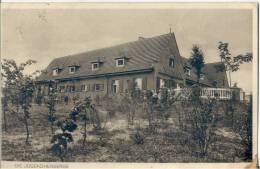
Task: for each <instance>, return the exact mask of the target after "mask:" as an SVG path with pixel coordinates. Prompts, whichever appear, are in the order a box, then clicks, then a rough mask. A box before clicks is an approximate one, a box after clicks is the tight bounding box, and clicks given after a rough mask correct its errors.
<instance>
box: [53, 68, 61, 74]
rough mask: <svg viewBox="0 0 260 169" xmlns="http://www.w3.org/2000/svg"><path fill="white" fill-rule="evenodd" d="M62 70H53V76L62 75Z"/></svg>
mask: <svg viewBox="0 0 260 169" xmlns="http://www.w3.org/2000/svg"><path fill="white" fill-rule="evenodd" d="M60 70H61V69H59V68H55V69H53V70H52V75H53V76H57V75H58V74H59V73H60Z"/></svg>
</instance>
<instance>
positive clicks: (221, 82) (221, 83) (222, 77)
mask: <svg viewBox="0 0 260 169" xmlns="http://www.w3.org/2000/svg"><path fill="white" fill-rule="evenodd" d="M182 59H183V64H184V65H185V64H186V65H188V67H190V68H191V66H190V64H189V62H188V58H185V57H182ZM219 66H223V63H222V62H213V63H205V64H204V67H203V69H202V73H203V74H204V75H205V76H204V79H203V80H200V83H203V84H206V85H208V86H213V84H214V82H217V87H228V80H227V75H226V72H225V71H224V72H223V71H219V69H218V67H219ZM186 78H187V79H188V80H192V81H196V80H197V75H196V70H195V69H194V68H191V75H190V76H186Z"/></svg>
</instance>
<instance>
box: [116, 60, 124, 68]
mask: <svg viewBox="0 0 260 169" xmlns="http://www.w3.org/2000/svg"><path fill="white" fill-rule="evenodd" d="M124 66H125V59H124V58H120V59H116V67H124Z"/></svg>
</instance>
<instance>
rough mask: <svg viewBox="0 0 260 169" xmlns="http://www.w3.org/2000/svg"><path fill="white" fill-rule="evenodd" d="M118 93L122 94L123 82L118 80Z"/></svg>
mask: <svg viewBox="0 0 260 169" xmlns="http://www.w3.org/2000/svg"><path fill="white" fill-rule="evenodd" d="M119 91H120V93H123V92H124V81H123V80H119Z"/></svg>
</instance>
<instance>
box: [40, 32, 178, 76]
mask: <svg viewBox="0 0 260 169" xmlns="http://www.w3.org/2000/svg"><path fill="white" fill-rule="evenodd" d="M172 38H175V37H174V35H173V33H169V34H164V35H160V36H156V37H152V38H141V39H139V40H137V41H133V42H128V43H124V44H121V45H117V46H113V47H107V48H102V49H98V50H93V51H89V52H83V53H79V54H75V55H70V56H65V57H60V58H56V59H54V60H53V61H52V62H51V63H50V64H49V66H48V67H47V69H46V73H44V74H42V75H41V76H40V77H39V78H38V79H37V80H39V81H41V80H52V79H63V78H72V77H80V76H93V75H98V74H105V73H116V72H124V71H134V70H143V69H151V68H152V67H153V66H154V63H156V62H158V60H159V59H160V55H161V53H162V52H163V51H164V50H165V49H166V48H167V47H168V46H169V45H170V43H172V42H174V41H172ZM119 57H127V58H128V59H127V60H128V61H127V62H126V65H125V66H124V67H120V68H119V67H116V66H115V59H116V58H119ZM97 60H102V62H103V63H104V64H102V67H101V68H100V69H99V70H95V71H92V70H91V69H92V68H91V63H92V62H95V61H97ZM71 65H78V66H79V67H80V68H79V71H77V72H75V73H73V74H70V73H69V70H68V68H67V67H68V66H71ZM55 67H59V68H61V69H62V70H61V72H60V73H59V74H58V75H57V76H52V70H53V68H55Z"/></svg>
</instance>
